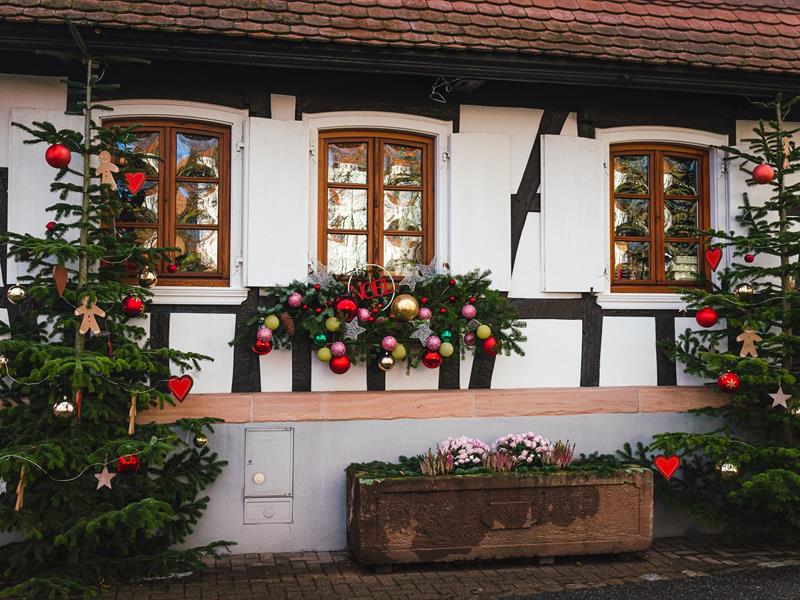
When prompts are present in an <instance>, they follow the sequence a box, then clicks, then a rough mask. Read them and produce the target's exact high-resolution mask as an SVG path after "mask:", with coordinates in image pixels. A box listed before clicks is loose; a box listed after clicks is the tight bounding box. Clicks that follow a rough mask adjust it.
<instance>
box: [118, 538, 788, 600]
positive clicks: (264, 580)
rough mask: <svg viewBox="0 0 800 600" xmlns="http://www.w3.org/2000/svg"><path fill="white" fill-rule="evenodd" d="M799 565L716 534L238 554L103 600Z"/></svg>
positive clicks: (553, 581) (347, 594) (580, 580)
mask: <svg viewBox="0 0 800 600" xmlns="http://www.w3.org/2000/svg"><path fill="white" fill-rule="evenodd" d="M786 565H800V547H790V546H776V545H772V544H766V543H762V544H747V545H735V546H734V545H730V544H728V543H727V542H725V540H723V539H721V538H718V537H700V538H667V539H659V540H656V541H655V543H654V544H653V548H652V549H651V550H650V551H648V552H647V553H645V554H643V555H641V556H602V557H597V556H594V557H573V558H563V559H556V561H555V564H552V565H540V564H539V562H538V561H536V560H510V561H509V560H506V561H496V562H480V563H464V564H448V565H423V566H419V565H415V566H402V567H395V569H394V571H393V572H392V573H390V574H376V573H374V572H373V571H371V570H370V569H368V568H366V567H363V566H361V565H358V564H357V563H355V562H354V561H353V560H352V559H351V558H350V557H349V556H348V554H347V553H346V552H296V553H285V554H239V555H230V556H227V557H225V558H220V559H218V560H216V561H214V563H213V565H211V567H210V568H209V569H208V570H207V571H205V572H203V573H199V574H196V575H190V576H188V577H183V578H180V579H176V580H172V581H162V582H154V583H149V584H146V585H140V586H135V587H126V588H120V589H117V590H110V591H109V592H108V593H106V594H104V595H103V599H104V600H112V599H113V600H134V599H135V600H189V599H190V600H234V599H235V600H262V599H273V598H276V599H287V600H288V599H294V598H297V599H312V598H313V599H314V600H327V599H334V598H345V599H347V600H350V599H357V598H364V599H369V600H379V599H386V600H438V599H453V600H456V599H461V598H469V599H477V598H485V599H497V598H502V597H506V596H514V595H516V596H530V595H531V594H537V593H543V592H558V591H564V590H578V589H586V588H597V587H602V586H608V585H618V584H622V583H626V582H642V581H655V580H663V579H677V578H689V577H702V576H706V575H721V574H726V573H735V572H741V571H743V570H746V569H758V568H775V567H781V566H786Z"/></svg>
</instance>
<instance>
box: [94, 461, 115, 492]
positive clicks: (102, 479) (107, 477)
mask: <svg viewBox="0 0 800 600" xmlns="http://www.w3.org/2000/svg"><path fill="white" fill-rule="evenodd" d="M94 476H95V477H96V478H97V489H98V490H99V489H100V488H101V487H107V488H108V489H111V480H112V479H114V477H116V476H117V474H116V473H111V472H109V470H108V465H103V470H102V471H100V472H99V473H95V474H94Z"/></svg>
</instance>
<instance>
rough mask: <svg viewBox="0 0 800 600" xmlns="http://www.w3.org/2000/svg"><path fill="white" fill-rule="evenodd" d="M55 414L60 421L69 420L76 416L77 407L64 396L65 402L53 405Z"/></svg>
mask: <svg viewBox="0 0 800 600" xmlns="http://www.w3.org/2000/svg"><path fill="white" fill-rule="evenodd" d="M53 414H54V415H55V416H56V417H58V418H59V419H69V418H71V417H72V415H74V414H75V406H74V405H73V404H72V402H70V401H69V400H67V397H66V396H64V400H62V401H61V402H56V403H55V404H54V405H53Z"/></svg>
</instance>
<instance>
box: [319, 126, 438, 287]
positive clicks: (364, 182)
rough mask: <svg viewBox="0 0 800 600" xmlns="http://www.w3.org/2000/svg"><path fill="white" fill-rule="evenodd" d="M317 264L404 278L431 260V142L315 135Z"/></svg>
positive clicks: (378, 135) (363, 134) (387, 135)
mask: <svg viewBox="0 0 800 600" xmlns="http://www.w3.org/2000/svg"><path fill="white" fill-rule="evenodd" d="M319 147H320V157H322V160H320V161H319V169H320V171H319V223H320V227H319V240H318V242H319V244H318V248H319V260H320V261H321V262H322V263H324V264H326V265H327V266H328V269H329V270H330V271H331V272H333V273H347V272H349V271H352V270H353V269H356V268H359V267H362V266H363V265H364V264H366V263H371V264H378V265H383V266H384V267H386V268H387V269H388V270H389V271H391V272H392V273H395V274H398V275H402V274H406V273H410V272H411V271H412V269H413V267H414V265H415V264H417V263H427V262H429V261H430V260H432V259H433V252H434V250H433V248H434V246H433V179H434V176H433V140H432V139H431V138H428V137H423V136H416V135H410V134H404V133H391V132H377V131H347V132H342V131H335V132H325V133H321V134H320V144H319Z"/></svg>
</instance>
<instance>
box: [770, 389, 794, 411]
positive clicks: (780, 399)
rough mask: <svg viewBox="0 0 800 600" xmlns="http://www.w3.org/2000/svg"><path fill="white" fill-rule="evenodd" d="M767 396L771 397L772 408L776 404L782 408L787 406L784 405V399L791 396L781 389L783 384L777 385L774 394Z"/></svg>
mask: <svg viewBox="0 0 800 600" xmlns="http://www.w3.org/2000/svg"><path fill="white" fill-rule="evenodd" d="M769 397H770V398H772V408H775V407H776V406H782V407H783V408H789V407H788V406H787V405H786V401H787V400H788V399H789V398H791V396H790V395H789V394H787V393H786V392H784V391H783V386H781V385H779V386H778V391H777V392H775V393H774V394H770V395H769Z"/></svg>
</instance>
